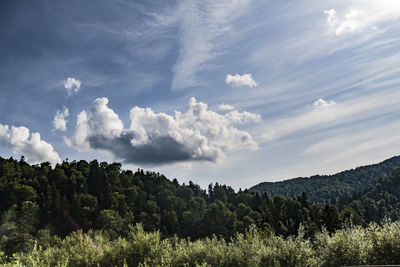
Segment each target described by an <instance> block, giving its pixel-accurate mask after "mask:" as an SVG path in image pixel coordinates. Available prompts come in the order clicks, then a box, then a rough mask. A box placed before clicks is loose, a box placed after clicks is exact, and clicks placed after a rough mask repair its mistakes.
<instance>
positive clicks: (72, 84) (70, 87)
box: [63, 77, 81, 96]
mask: <svg viewBox="0 0 400 267" xmlns="http://www.w3.org/2000/svg"><path fill="white" fill-rule="evenodd" d="M63 83H64V88H65V89H67V93H68V96H71V95H73V94H74V93H77V92H79V90H80V88H81V81H80V80H78V79H75V78H71V77H68V78H67V79H66V80H65V81H64V82H63Z"/></svg>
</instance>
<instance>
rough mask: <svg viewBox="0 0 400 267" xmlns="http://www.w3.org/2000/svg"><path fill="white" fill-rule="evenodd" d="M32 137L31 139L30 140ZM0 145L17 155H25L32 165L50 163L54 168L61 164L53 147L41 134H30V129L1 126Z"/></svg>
mask: <svg viewBox="0 0 400 267" xmlns="http://www.w3.org/2000/svg"><path fill="white" fill-rule="evenodd" d="M29 137H30V138H29ZM0 145H3V146H6V147H9V148H11V149H12V150H13V151H14V152H15V153H18V154H21V155H24V156H25V158H26V160H27V161H28V162H30V163H40V162H43V161H48V162H50V163H51V164H52V165H53V166H54V165H55V164H57V163H61V159H60V157H59V155H58V154H57V152H55V151H54V149H53V147H52V145H50V144H49V143H47V142H45V141H43V140H41V139H40V134H39V133H32V134H31V135H30V134H29V129H28V128H26V127H24V126H20V127H15V126H11V127H9V126H8V125H2V124H0Z"/></svg>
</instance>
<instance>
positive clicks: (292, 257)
mask: <svg viewBox="0 0 400 267" xmlns="http://www.w3.org/2000/svg"><path fill="white" fill-rule="evenodd" d="M3 260H4V259H3ZM399 261H400V222H390V221H386V222H384V223H383V224H382V225H381V226H380V225H377V224H375V223H371V224H369V225H368V227H366V228H362V227H361V226H352V225H348V226H346V227H345V228H344V229H341V230H337V231H336V232H335V233H331V234H330V233H328V232H327V231H325V230H324V231H322V232H320V233H318V234H317V236H316V238H315V239H314V240H310V239H307V238H305V237H304V235H303V233H302V231H301V230H300V232H299V234H298V235H297V236H290V237H287V238H284V237H281V236H276V235H275V234H271V233H267V232H265V231H260V230H258V229H257V228H256V227H255V226H252V227H250V228H249V229H248V230H246V232H245V233H243V234H242V233H237V234H235V236H234V237H233V238H232V239H230V240H229V241H226V240H225V239H222V238H217V237H215V236H214V237H211V238H208V237H207V238H204V239H201V240H195V241H190V240H188V239H182V238H178V237H176V236H175V237H169V238H165V239H162V238H160V233H159V232H158V231H156V232H145V231H144V230H143V227H142V226H141V225H140V224H139V225H136V226H135V227H132V228H130V229H129V230H128V234H127V236H126V237H124V238H122V237H120V238H117V239H111V238H110V237H109V236H108V235H107V233H106V232H102V231H97V232H91V231H90V232H88V233H87V234H85V233H83V232H82V231H76V232H73V233H71V234H70V235H68V236H67V237H65V238H64V239H62V240H59V242H56V243H54V244H53V245H52V246H50V247H47V248H44V247H42V246H41V244H40V242H37V243H35V244H34V245H33V247H32V248H31V250H29V251H27V252H21V253H17V254H14V256H13V257H12V258H11V259H9V262H3V264H4V266H177V267H179V266H182V267H183V266H249V267H250V266H252V267H253V266H287V267H291V266H316V267H317V266H321V267H325V266H343V265H347V266H349V265H358V264H380V265H381V264H395V263H398V262H399Z"/></svg>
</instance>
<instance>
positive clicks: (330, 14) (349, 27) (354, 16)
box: [324, 9, 363, 36]
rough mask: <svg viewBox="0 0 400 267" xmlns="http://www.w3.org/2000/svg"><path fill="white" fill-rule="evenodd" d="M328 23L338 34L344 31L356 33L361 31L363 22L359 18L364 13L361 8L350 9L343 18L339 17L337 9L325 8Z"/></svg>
mask: <svg viewBox="0 0 400 267" xmlns="http://www.w3.org/2000/svg"><path fill="white" fill-rule="evenodd" d="M324 14H326V20H327V22H328V25H329V26H330V27H331V28H332V29H333V30H334V32H335V34H336V35H337V36H339V35H342V34H344V33H354V32H357V31H359V30H360V29H361V28H362V27H363V24H361V22H360V21H359V20H358V19H359V17H360V15H361V14H363V11H361V10H350V11H349V12H348V13H346V14H345V15H344V17H343V18H342V19H339V18H338V17H337V13H336V11H335V9H330V10H324Z"/></svg>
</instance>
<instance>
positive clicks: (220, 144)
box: [65, 97, 261, 164]
mask: <svg viewBox="0 0 400 267" xmlns="http://www.w3.org/2000/svg"><path fill="white" fill-rule="evenodd" d="M107 104H108V99H107V98H98V99H96V100H95V101H94V102H93V104H92V107H91V109H90V110H89V111H82V112H81V113H80V114H79V115H78V118H77V124H76V129H75V131H74V132H73V133H72V134H71V135H70V136H69V137H68V138H66V139H65V141H66V143H67V144H68V145H69V146H71V147H75V148H77V149H78V150H80V151H93V150H97V151H108V152H111V153H112V154H113V155H114V156H115V157H117V158H119V159H122V160H124V161H125V162H128V163H142V164H166V163H172V162H182V161H198V160H205V161H210V162H217V161H219V160H221V159H223V158H224V157H225V155H226V153H227V152H228V151H231V150H233V149H235V148H239V147H246V148H249V149H256V148H257V143H256V142H255V141H254V140H253V139H252V137H251V136H250V134H249V133H248V132H246V131H243V130H240V129H238V128H237V127H236V125H237V124H246V123H251V122H258V121H260V120H261V117H260V115H258V114H254V113H250V112H239V111H237V110H232V111H230V112H228V113H225V114H218V113H216V112H213V111H211V110H208V106H207V104H205V103H202V102H198V101H196V99H195V98H193V97H192V98H191V99H190V101H189V109H188V111H187V112H184V113H182V112H178V111H175V114H174V116H171V115H168V114H165V113H155V112H154V111H153V110H152V109H150V108H140V107H134V108H132V109H131V111H130V119H131V124H130V126H129V128H125V127H124V126H123V123H122V121H121V120H120V119H119V117H118V115H117V114H116V113H115V112H114V111H113V110H112V109H110V108H109V107H108V106H107Z"/></svg>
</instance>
